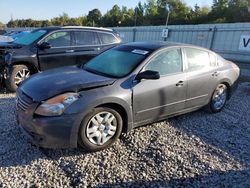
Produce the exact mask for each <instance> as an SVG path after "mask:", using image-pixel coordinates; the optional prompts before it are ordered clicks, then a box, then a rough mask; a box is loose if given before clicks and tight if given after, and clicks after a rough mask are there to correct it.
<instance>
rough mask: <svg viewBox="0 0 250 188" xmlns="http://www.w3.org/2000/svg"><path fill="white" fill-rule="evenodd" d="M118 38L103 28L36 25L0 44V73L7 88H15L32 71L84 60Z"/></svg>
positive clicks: (115, 42)
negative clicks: (14, 38) (10, 40)
mask: <svg viewBox="0 0 250 188" xmlns="http://www.w3.org/2000/svg"><path fill="white" fill-rule="evenodd" d="M120 42H121V39H120V38H119V36H118V35H117V34H116V33H115V32H113V31H112V30H110V29H105V28H92V27H69V26H67V27H48V28H41V29H36V30H34V31H32V32H30V33H29V34H27V35H25V36H23V37H21V38H18V39H16V40H15V41H14V42H12V43H10V44H5V45H1V46H0V69H1V70H0V76H1V77H2V78H4V80H5V85H6V87H7V89H8V90H10V91H15V90H16V89H17V87H18V86H19V84H20V83H21V82H22V81H23V80H25V79H26V78H28V77H29V76H30V75H31V74H34V73H37V72H39V71H44V70H48V69H51V68H56V67H61V66H68V65H77V64H84V63H86V62H87V61H89V60H90V59H92V58H93V57H95V56H96V55H98V54H100V53H102V52H103V51H106V50H107V49H109V48H112V47H114V46H116V45H117V44H119V43H120ZM3 65H4V66H3Z"/></svg>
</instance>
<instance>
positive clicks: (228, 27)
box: [112, 23, 250, 63]
mask: <svg viewBox="0 0 250 188" xmlns="http://www.w3.org/2000/svg"><path fill="white" fill-rule="evenodd" d="M166 28H167V29H168V37H167V38H163V37H162V31H163V29H166ZM112 29H114V30H116V31H117V32H118V33H120V36H121V37H122V39H123V41H124V42H132V41H150V40H166V41H172V42H181V43H188V44H195V45H198V46H202V47H205V48H209V49H211V50H213V51H215V52H218V53H219V54H221V55H222V56H223V57H224V58H227V59H231V60H236V61H241V62H248V63H250V23H233V24H201V25H170V26H167V27H166V26H143V27H115V28H112ZM244 37H245V38H244ZM243 40H244V41H243ZM242 45H245V46H243V48H242Z"/></svg>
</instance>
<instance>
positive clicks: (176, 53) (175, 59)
mask: <svg viewBox="0 0 250 188" xmlns="http://www.w3.org/2000/svg"><path fill="white" fill-rule="evenodd" d="M144 70H153V71H157V72H159V73H160V75H167V74H174V73H178V72H182V58H181V50H180V49H173V50H166V51H163V52H160V53H158V54H157V55H155V56H154V57H153V59H151V60H150V62H149V63H148V64H147V66H146V67H145V68H144Z"/></svg>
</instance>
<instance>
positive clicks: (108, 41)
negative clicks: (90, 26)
mask: <svg viewBox="0 0 250 188" xmlns="http://www.w3.org/2000/svg"><path fill="white" fill-rule="evenodd" d="M97 34H98V36H99V38H100V41H101V48H100V50H101V52H104V51H106V50H108V49H110V48H112V47H114V46H116V45H118V44H119V43H120V42H121V40H120V39H119V38H118V37H116V35H115V34H114V33H111V32H105V31H98V32H97Z"/></svg>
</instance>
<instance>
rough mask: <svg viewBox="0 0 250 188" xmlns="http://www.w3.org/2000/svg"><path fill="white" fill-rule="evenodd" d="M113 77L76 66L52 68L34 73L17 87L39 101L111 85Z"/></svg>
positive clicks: (113, 80)
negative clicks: (66, 93)
mask: <svg viewBox="0 0 250 188" xmlns="http://www.w3.org/2000/svg"><path fill="white" fill-rule="evenodd" d="M114 82H115V79H114V78H108V77H104V76H101V75H97V74H93V73H90V72H87V71H85V70H83V69H82V68H79V67H77V66H72V67H63V68H58V69H52V70H49V71H45V72H42V73H38V74H35V75H33V76H31V77H30V78H28V79H27V80H25V81H24V82H23V83H22V85H21V86H20V87H19V89H20V90H22V91H23V92H24V93H25V94H26V95H28V96H29V97H31V98H32V99H33V101H36V102H40V101H43V100H46V99H48V98H51V97H53V96H55V95H58V94H61V93H65V92H77V91H79V90H84V89H90V88H96V87H102V86H106V85H111V84H113V83H114Z"/></svg>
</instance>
